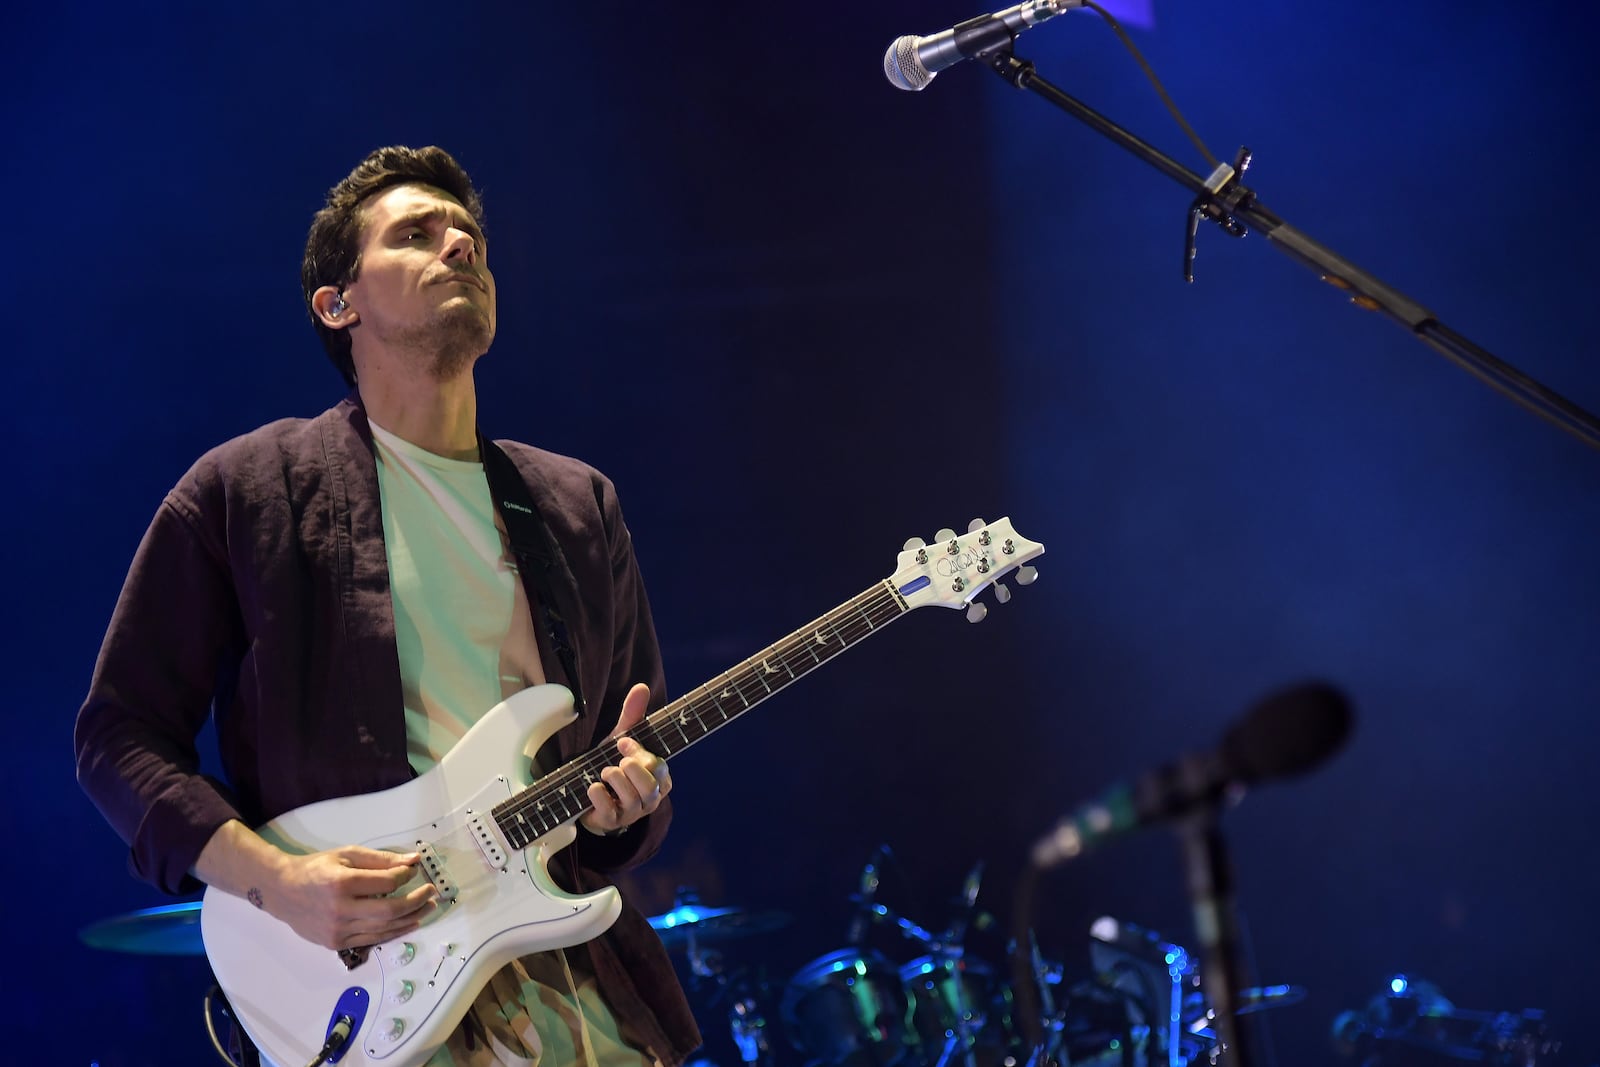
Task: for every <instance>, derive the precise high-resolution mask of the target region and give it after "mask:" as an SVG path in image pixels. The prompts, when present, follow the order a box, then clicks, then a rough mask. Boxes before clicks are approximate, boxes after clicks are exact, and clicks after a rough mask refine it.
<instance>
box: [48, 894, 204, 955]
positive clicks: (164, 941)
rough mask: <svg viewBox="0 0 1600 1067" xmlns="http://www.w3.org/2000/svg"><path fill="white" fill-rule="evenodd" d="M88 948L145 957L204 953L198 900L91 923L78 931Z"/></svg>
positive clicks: (79, 938)
mask: <svg viewBox="0 0 1600 1067" xmlns="http://www.w3.org/2000/svg"><path fill="white" fill-rule="evenodd" d="M78 940H80V941H82V942H83V943H84V944H86V945H88V946H89V947H90V948H103V949H109V950H110V951H112V952H137V953H140V954H142V955H146V956H204V955H205V954H206V949H205V945H204V944H202V943H201V941H200V902H199V901H198V900H191V901H189V902H187V903H184V904H164V905H162V906H161V907H159V908H144V909H142V910H140V911H130V912H128V913H127V914H125V915H113V916H112V917H111V918H109V919H101V920H100V921H99V922H96V923H90V924H89V925H88V926H85V927H84V928H83V929H82V930H79V931H78Z"/></svg>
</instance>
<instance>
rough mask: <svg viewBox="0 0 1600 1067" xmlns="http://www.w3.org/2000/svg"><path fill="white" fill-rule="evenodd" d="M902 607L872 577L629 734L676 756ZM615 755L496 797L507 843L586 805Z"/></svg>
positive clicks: (591, 757) (592, 758)
mask: <svg viewBox="0 0 1600 1067" xmlns="http://www.w3.org/2000/svg"><path fill="white" fill-rule="evenodd" d="M909 610H910V607H909V606H908V605H907V603H906V600H905V598H904V597H902V596H901V595H900V593H899V592H898V591H897V590H896V588H895V586H894V584H893V583H892V582H890V581H889V580H888V579H885V580H883V581H881V582H878V583H877V584H875V585H873V586H870V587H869V588H867V589H866V590H864V591H863V592H861V593H859V594H857V595H856V596H854V597H852V598H851V599H849V600H847V601H845V602H844V603H843V604H840V605H839V606H838V607H836V608H834V609H833V610H832V611H830V612H828V613H826V614H825V615H822V616H820V617H818V618H816V619H813V620H812V621H811V622H809V623H807V624H806V625H805V626H802V627H800V629H798V630H796V631H794V632H793V633H791V634H790V635H789V636H787V637H785V638H783V639H782V640H780V641H777V642H775V643H773V644H771V645H768V646H767V647H766V648H764V649H762V650H761V651H760V652H757V653H756V654H755V655H753V656H751V657H750V658H749V659H747V660H745V661H744V662H743V663H740V664H739V665H738V666H736V667H733V668H730V669H729V670H727V671H724V672H723V673H722V674H720V675H718V676H717V677H715V678H713V679H712V680H711V681H709V682H707V683H705V684H704V685H702V686H700V687H699V688H698V689H695V690H693V691H691V692H689V693H686V694H684V695H683V696H681V697H679V698H678V699H677V700H674V701H673V702H672V703H670V704H668V705H667V706H666V707H664V708H661V709H660V710H659V711H657V712H655V713H654V714H653V715H650V716H648V717H647V718H645V720H644V721H643V722H641V723H639V725H638V726H636V727H635V728H634V729H632V730H630V731H629V735H630V736H631V737H633V738H634V740H636V741H638V742H639V744H641V745H643V746H644V747H645V749H646V750H648V751H650V752H653V753H655V754H656V755H657V756H661V757H662V758H670V757H672V756H675V755H677V754H678V753H679V752H682V751H683V750H684V749H686V748H688V747H689V746H690V745H692V744H694V743H695V742H696V741H699V740H701V739H702V738H704V737H706V736H707V735H709V734H710V733H712V732H713V731H714V730H718V729H720V728H721V727H723V726H724V725H726V724H728V723H730V722H732V721H733V720H734V719H737V718H738V717H739V716H741V715H743V714H744V713H745V712H747V711H749V710H750V709H751V708H753V707H755V706H756V705H757V704H759V703H761V702H762V701H763V700H766V699H767V698H768V697H770V696H772V695H773V694H774V693H776V692H778V691H779V690H780V689H783V688H784V687H786V686H788V685H789V684H790V683H791V682H794V681H796V680H798V679H799V678H801V677H803V676H804V675H806V674H808V673H810V672H811V671H812V670H815V669H816V668H817V667H820V666H822V665H823V664H824V663H826V662H828V661H829V660H831V659H833V658H834V657H835V656H837V655H838V654H839V653H841V652H843V651H844V650H845V649H847V648H850V647H851V646H852V645H855V644H858V643H860V642H861V641H864V640H866V639H867V638H868V637H871V636H872V635H873V634H875V633H877V632H878V631H879V630H881V629H882V628H883V627H885V626H887V625H888V624H889V623H891V622H893V621H894V620H896V619H898V618H900V617H901V616H902V615H904V614H905V613H906V612H907V611H909ZM620 758H621V755H620V753H619V752H618V750H617V744H616V742H615V741H607V742H606V743H604V744H602V745H600V746H599V747H597V748H595V749H593V750H592V751H590V752H586V753H584V754H583V755H582V756H579V757H578V758H577V759H575V760H573V761H571V762H570V763H567V764H565V765H563V766H562V767H559V768H557V769H556V770H554V771H552V772H550V773H549V774H547V775H545V776H544V777H543V778H541V779H540V780H539V781H537V782H535V783H534V784H533V785H531V786H529V787H528V788H527V789H524V790H523V791H522V792H520V793H517V794H516V795H514V796H512V797H510V798H508V799H507V800H505V801H503V802H501V803H500V804H497V805H496V806H495V808H494V818H495V822H496V823H497V824H498V825H499V827H500V829H501V831H502V832H503V833H504V834H505V836H506V839H507V840H508V841H509V842H510V843H511V844H512V846H513V847H516V848H526V847H527V846H528V845H530V844H532V843H533V842H534V841H535V840H537V839H538V838H540V837H542V836H544V835H545V834H547V833H549V832H550V831H551V830H554V829H555V828H556V827H558V826H561V825H563V824H565V823H567V822H569V821H571V820H572V819H574V818H576V817H578V816H580V815H582V814H583V813H584V812H586V811H588V810H589V808H590V807H591V806H592V805H591V804H590V803H589V796H588V790H589V786H590V785H591V784H592V783H594V782H598V781H599V780H600V771H601V769H602V768H604V767H609V766H612V765H614V764H615V763H616V762H617V761H618V760H619V759H620Z"/></svg>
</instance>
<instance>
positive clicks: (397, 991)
mask: <svg viewBox="0 0 1600 1067" xmlns="http://www.w3.org/2000/svg"><path fill="white" fill-rule="evenodd" d="M416 991H417V987H416V986H415V985H413V984H412V983H411V982H410V981H408V980H401V982H400V983H399V984H398V985H396V986H395V987H394V990H393V992H391V993H390V994H389V1003H391V1004H404V1003H405V1002H406V1001H408V1000H410V999H411V995H412V994H413V993H415V992H416Z"/></svg>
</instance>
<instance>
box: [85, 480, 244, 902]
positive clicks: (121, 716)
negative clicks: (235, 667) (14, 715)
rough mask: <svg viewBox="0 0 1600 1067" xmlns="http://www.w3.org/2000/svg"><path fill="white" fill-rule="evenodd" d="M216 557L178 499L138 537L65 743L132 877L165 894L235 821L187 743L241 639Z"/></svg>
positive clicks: (184, 886)
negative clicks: (124, 851)
mask: <svg viewBox="0 0 1600 1067" xmlns="http://www.w3.org/2000/svg"><path fill="white" fill-rule="evenodd" d="M225 558H226V557H225V555H224V553H223V551H222V549H221V546H220V545H219V544H216V543H215V542H214V540H213V539H210V538H207V537H206V536H205V535H204V534H203V533H202V531H201V529H200V528H199V526H198V524H197V523H196V522H195V521H194V517H193V516H192V514H188V513H186V510H185V509H184V508H183V506H182V504H181V503H180V501H179V498H178V496H177V491H176V490H175V491H174V493H173V494H169V495H168V497H167V499H166V500H165V501H163V502H162V505H161V507H160V509H159V510H158V511H157V512H156V516H155V518H154V519H153V520H152V522H151V523H150V527H149V529H148V530H147V531H146V532H145V535H144V538H143V540H142V541H141V542H140V545H139V549H138V551H137V553H136V554H135V556H134V560H133V564H132V566H131V567H130V569H129V571H128V576H127V579H126V581H125V582H124V584H123V587H122V593H121V595H120V597H119V598H118V600H117V606H116V609H115V611H114V612H113V614H112V617H111V624H110V627H109V629H108V630H107V632H106V636H105V641H104V643H103V644H102V646H101V648H100V655H99V658H98V660H97V661H96V663H95V669H94V675H93V678H92V680H91V682H90V686H89V693H88V697H87V699H86V700H85V702H84V704H83V707H82V709H81V710H80V711H79V712H78V718H77V724H76V728H75V730H74V734H73V741H74V746H75V748H76V751H77V774H78V782H79V784H80V785H81V786H82V787H83V789H84V791H85V792H87V793H88V795H89V797H90V799H91V800H93V801H94V803H95V805H96V806H97V807H98V808H99V809H100V811H101V813H102V814H103V815H104V816H105V817H106V819H107V820H108V821H109V822H110V823H111V825H112V826H113V827H114V828H115V829H116V831H117V833H118V834H120V835H121V836H122V839H123V840H124V841H125V842H127V844H128V846H129V868H130V869H131V871H132V872H133V874H134V875H135V876H136V877H138V878H141V879H143V880H144V881H147V882H150V883H151V884H153V885H155V886H157V887H159V888H160V889H163V890H165V891H166V892H169V893H187V892H193V891H195V890H197V889H198V888H199V887H200V883H199V882H198V881H197V880H196V879H194V878H193V877H192V876H191V875H190V873H189V872H190V870H191V869H192V868H193V866H194V864H195V861H196V860H197V858H198V857H199V855H200V851H201V849H203V848H204V847H205V844H206V842H207V841H209V840H210V838H211V835H212V834H213V833H214V832H215V831H216V829H217V828H218V827H219V826H221V825H222V824H223V823H225V822H227V821H228V820H229V819H234V818H240V817H241V816H240V814H239V812H238V810H237V807H236V805H235V802H234V801H233V799H232V798H231V797H230V796H229V795H228V791H227V790H226V788H225V787H224V786H223V785H222V783H221V782H219V781H218V780H216V779H214V778H211V777H209V776H206V775H204V774H201V773H200V759H199V755H198V753H197V751H196V747H195V737H196V735H197V734H198V732H199V730H200V728H201V726H202V724H203V723H204V722H205V720H206V717H207V716H208V715H209V714H210V711H211V706H212V700H213V698H214V695H215V692H216V690H217V687H218V686H219V685H227V684H230V683H229V681H228V680H227V679H226V678H225V677H224V675H225V669H224V667H223V664H224V663H226V662H228V657H227V655H225V650H227V649H228V648H229V647H230V646H236V645H237V643H238V641H239V640H240V639H239V633H240V631H241V629H242V627H241V625H240V623H239V621H238V619H239V611H238V607H237V598H236V596H235V594H234V590H233V585H232V581H231V579H230V576H229V569H228V567H227V565H226V562H225Z"/></svg>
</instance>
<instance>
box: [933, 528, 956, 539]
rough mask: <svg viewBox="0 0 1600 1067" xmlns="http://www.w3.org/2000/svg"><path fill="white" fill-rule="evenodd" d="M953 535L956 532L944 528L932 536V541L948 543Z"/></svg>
mask: <svg viewBox="0 0 1600 1067" xmlns="http://www.w3.org/2000/svg"><path fill="white" fill-rule="evenodd" d="M955 535H956V532H955V531H954V530H952V529H950V527H948V526H946V527H945V528H944V529H942V530H940V531H939V532H938V533H936V534H934V535H933V539H934V540H935V541H949V540H951V539H952V538H954V537H955Z"/></svg>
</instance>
